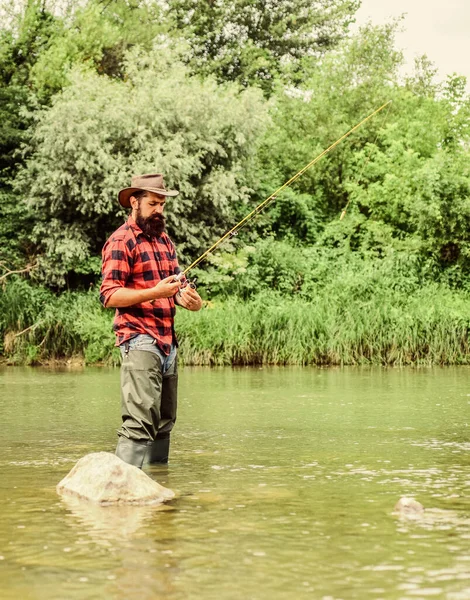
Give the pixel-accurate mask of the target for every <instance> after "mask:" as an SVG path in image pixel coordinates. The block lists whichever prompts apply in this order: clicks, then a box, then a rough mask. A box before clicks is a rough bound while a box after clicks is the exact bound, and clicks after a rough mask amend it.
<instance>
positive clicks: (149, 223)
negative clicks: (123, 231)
mask: <svg viewBox="0 0 470 600" xmlns="http://www.w3.org/2000/svg"><path fill="white" fill-rule="evenodd" d="M135 222H136V223H137V225H138V226H139V227H140V228H141V229H142V232H143V233H144V235H146V236H147V237H149V238H151V237H156V238H159V237H160V236H161V235H162V233H163V232H164V231H165V217H164V216H163V215H155V216H154V217H147V218H146V219H144V217H143V216H142V214H141V212H140V208H138V209H137V217H136V219H135Z"/></svg>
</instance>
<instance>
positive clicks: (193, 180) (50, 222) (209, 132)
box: [17, 49, 267, 285]
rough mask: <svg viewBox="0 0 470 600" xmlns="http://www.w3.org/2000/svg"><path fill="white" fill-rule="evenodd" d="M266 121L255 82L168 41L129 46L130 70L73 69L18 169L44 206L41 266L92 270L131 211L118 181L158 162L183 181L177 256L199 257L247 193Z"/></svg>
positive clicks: (21, 187) (51, 273) (29, 194)
mask: <svg viewBox="0 0 470 600" xmlns="http://www.w3.org/2000/svg"><path fill="white" fill-rule="evenodd" d="M71 115H73V119H71ZM266 122H267V114H266V109H265V106H264V103H263V102H262V99H261V97H260V94H259V93H258V92H257V91H254V90H246V91H245V92H243V93H242V94H240V93H239V91H238V88H237V87H236V86H234V85H232V86H230V85H226V86H217V85H216V83H215V82H214V81H212V80H210V79H208V80H206V81H200V80H198V79H195V78H190V77H188V76H187V72H186V69H185V68H184V66H183V65H181V64H178V63H177V62H176V61H175V60H174V54H172V53H171V52H169V51H168V50H165V49H157V50H155V51H153V52H152V53H150V54H148V53H139V52H137V51H136V52H134V53H132V55H131V56H130V57H129V59H128V62H127V64H126V76H125V81H119V80H114V81H113V80H111V79H109V78H103V77H99V76H98V75H96V74H94V73H92V72H80V71H76V72H75V73H74V75H73V76H72V77H71V84H70V85H69V86H68V87H67V88H65V89H64V90H63V92H61V93H60V94H58V95H57V96H56V97H55V99H54V103H53V105H52V107H51V108H50V109H49V110H45V111H43V112H42V113H40V116H39V119H38V123H37V125H36V127H35V130H34V133H33V134H32V137H31V141H30V144H29V145H28V147H27V148H26V149H25V151H26V152H27V153H28V156H29V158H28V160H27V163H26V167H25V168H24V169H22V171H21V173H20V174H19V176H18V178H17V190H18V192H19V193H20V194H22V195H23V197H24V198H25V201H26V204H27V206H28V207H30V208H31V209H33V210H34V211H35V214H36V215H37V222H36V224H35V227H34V230H33V240H34V242H35V244H36V245H37V252H38V253H39V254H40V255H41V256H40V261H41V265H42V275H43V277H45V278H46V279H47V281H48V282H49V283H51V284H55V285H61V284H63V283H64V277H65V276H67V275H68V274H70V273H71V272H75V273H88V274H95V275H96V272H97V271H98V269H99V254H100V250H101V247H102V245H103V243H104V241H105V240H106V238H107V236H108V235H109V234H110V233H111V232H112V230H113V229H114V228H115V227H117V226H118V225H119V224H120V223H121V222H122V219H123V217H124V213H123V210H120V208H119V205H118V202H117V197H116V194H117V191H118V190H119V189H120V188H121V187H126V186H127V185H129V182H130V178H131V175H132V174H133V173H148V172H162V173H164V174H165V176H166V182H167V185H169V186H170V187H175V188H177V189H179V190H180V191H181V194H180V196H178V197H177V198H175V199H172V200H171V201H169V202H168V208H167V213H168V217H167V218H168V229H169V232H170V234H171V236H172V238H173V239H174V240H175V241H176V242H177V244H178V249H179V253H180V260H181V261H182V262H184V261H187V260H189V258H190V257H194V256H195V255H196V254H197V253H199V252H201V251H202V250H204V249H205V248H206V247H207V245H208V244H209V243H210V242H211V241H212V240H213V239H214V237H216V236H218V235H220V234H221V233H223V232H224V230H225V229H226V228H227V225H228V224H231V223H232V222H233V218H234V212H235V209H236V207H238V206H239V205H240V203H243V202H246V201H247V199H248V195H249V191H250V187H249V186H250V184H251V182H250V181H249V165H250V162H251V161H252V157H253V153H254V152H255V149H256V141H257V138H258V137H259V134H260V133H261V131H262V130H263V128H264V126H265V124H266Z"/></svg>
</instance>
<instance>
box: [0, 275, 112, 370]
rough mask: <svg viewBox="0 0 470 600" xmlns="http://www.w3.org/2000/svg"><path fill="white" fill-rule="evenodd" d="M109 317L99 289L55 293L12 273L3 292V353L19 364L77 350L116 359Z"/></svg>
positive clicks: (101, 359) (0, 317) (0, 336)
mask: <svg viewBox="0 0 470 600" xmlns="http://www.w3.org/2000/svg"><path fill="white" fill-rule="evenodd" d="M111 322H112V312H111V311H106V310H104V309H103V308H102V307H101V305H100V303H99V302H98V301H97V291H96V290H90V291H89V292H87V293H81V294H79V293H76V292H75V293H71V292H66V293H63V294H62V295H60V296H57V295H54V294H53V293H51V292H50V291H48V290H47V289H45V288H43V287H40V286H34V287H33V286H32V285H30V284H29V283H28V282H26V281H25V280H23V279H19V278H11V280H10V281H9V282H8V284H7V285H6V286H4V288H3V290H2V293H1V294H0V340H1V342H2V343H1V346H0V353H3V354H4V355H5V356H7V357H8V358H9V360H11V361H13V362H15V363H20V364H22V363H26V364H34V363H37V362H42V361H47V360H51V359H58V358H60V359H62V358H64V357H67V358H71V357H74V356H78V357H82V358H84V359H85V361H86V362H89V363H93V362H107V363H112V364H116V363H117V362H119V353H118V351H117V350H116V349H115V348H114V343H115V340H114V335H113V333H112V328H111Z"/></svg>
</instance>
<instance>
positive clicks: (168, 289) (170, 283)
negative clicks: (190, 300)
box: [151, 275, 181, 300]
mask: <svg viewBox="0 0 470 600" xmlns="http://www.w3.org/2000/svg"><path fill="white" fill-rule="evenodd" d="M180 287H181V281H175V276H174V275H170V277H165V279H162V280H161V281H159V282H158V283H157V285H156V286H155V287H153V288H151V290H152V292H155V295H154V297H153V299H154V300H157V299H158V298H171V297H172V296H174V295H175V294H176V292H177V291H178V290H179V289H180Z"/></svg>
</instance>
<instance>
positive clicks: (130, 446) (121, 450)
mask: <svg viewBox="0 0 470 600" xmlns="http://www.w3.org/2000/svg"><path fill="white" fill-rule="evenodd" d="M148 449H149V444H148V442H136V441H134V440H130V439H129V438H126V437H124V436H120V437H119V440H118V443H117V447H116V453H115V454H116V456H118V457H119V458H120V459H121V460H123V461H124V462H126V463H128V464H129V465H134V467H138V468H139V469H141V468H142V465H143V464H144V459H145V455H146V454H147V450H148Z"/></svg>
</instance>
